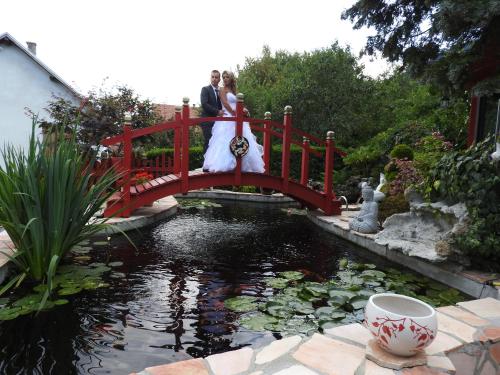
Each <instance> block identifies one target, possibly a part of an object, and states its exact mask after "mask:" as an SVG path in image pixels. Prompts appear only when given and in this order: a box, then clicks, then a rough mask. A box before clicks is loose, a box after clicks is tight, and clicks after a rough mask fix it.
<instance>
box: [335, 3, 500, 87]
mask: <svg viewBox="0 0 500 375" xmlns="http://www.w3.org/2000/svg"><path fill="white" fill-rule="evenodd" d="M342 18H343V19H349V20H350V21H352V22H353V23H354V28H355V29H359V28H361V27H365V26H367V27H373V28H375V30H376V34H375V35H373V36H370V37H369V38H368V40H367V43H366V46H365V50H364V52H365V53H367V54H368V55H374V54H376V53H377V52H379V53H381V54H382V56H383V57H385V58H387V59H388V60H389V61H391V62H395V61H399V62H402V66H403V68H405V69H406V70H407V71H408V72H410V73H411V74H412V75H413V76H414V77H423V78H425V79H428V80H429V81H431V82H433V83H437V84H439V85H440V86H441V87H442V88H444V89H445V90H447V91H454V90H459V92H460V91H462V92H463V87H464V85H465V83H466V82H467V80H468V79H469V78H470V77H469V75H468V74H469V73H470V71H471V66H472V64H474V63H477V61H478V60H480V59H481V58H483V57H484V56H485V55H487V54H489V53H491V52H492V51H491V50H492V49H495V50H496V51H497V52H496V53H498V49H499V43H500V41H499V39H500V37H499V35H500V1H499V0H379V1H373V0H359V1H357V2H356V3H355V4H354V5H353V6H352V7H351V8H349V9H347V10H346V11H345V12H344V13H343V14H342ZM497 72H498V70H497Z"/></svg>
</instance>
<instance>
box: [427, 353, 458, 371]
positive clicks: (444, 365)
mask: <svg viewBox="0 0 500 375" xmlns="http://www.w3.org/2000/svg"><path fill="white" fill-rule="evenodd" d="M427 366H429V367H438V368H440V369H443V370H447V371H452V372H453V373H455V371H456V369H455V366H454V365H453V362H451V361H450V359H449V358H448V357H444V356H436V355H429V356H427Z"/></svg>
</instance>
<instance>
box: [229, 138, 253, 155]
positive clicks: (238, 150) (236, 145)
mask: <svg viewBox="0 0 500 375" xmlns="http://www.w3.org/2000/svg"><path fill="white" fill-rule="evenodd" d="M248 148H249V144H248V139H246V138H245V137H242V136H236V137H234V138H233V139H231V142H229V149H230V150H231V152H232V153H233V155H234V156H235V157H237V158H241V157H243V156H245V155H246V154H247V152H248Z"/></svg>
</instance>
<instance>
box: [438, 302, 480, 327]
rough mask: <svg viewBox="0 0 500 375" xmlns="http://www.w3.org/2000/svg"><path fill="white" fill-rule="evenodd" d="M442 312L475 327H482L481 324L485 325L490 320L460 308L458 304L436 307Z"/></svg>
mask: <svg viewBox="0 0 500 375" xmlns="http://www.w3.org/2000/svg"><path fill="white" fill-rule="evenodd" d="M436 310H437V311H439V312H440V313H443V314H446V315H449V316H451V317H452V318H455V319H457V320H460V321H462V322H464V323H466V324H468V325H471V326H474V327H480V326H485V325H488V324H489V321H488V320H485V319H481V318H480V317H479V316H477V315H474V314H472V313H470V312H468V311H465V310H463V309H460V308H458V307H456V306H446V307H438V308H437V309H436Z"/></svg>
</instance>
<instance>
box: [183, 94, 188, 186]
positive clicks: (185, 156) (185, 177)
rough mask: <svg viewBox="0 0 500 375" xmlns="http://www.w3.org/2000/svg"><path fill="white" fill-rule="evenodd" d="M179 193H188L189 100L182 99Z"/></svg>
mask: <svg viewBox="0 0 500 375" xmlns="http://www.w3.org/2000/svg"><path fill="white" fill-rule="evenodd" d="M182 103H183V105H182V151H181V192H182V194H187V192H188V191H189V98H187V97H184V98H183V99H182Z"/></svg>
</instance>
